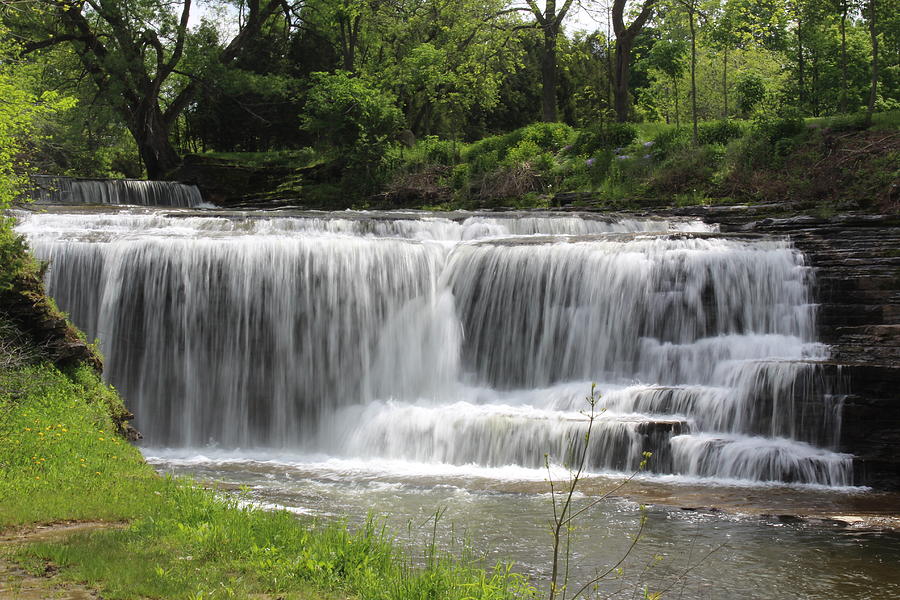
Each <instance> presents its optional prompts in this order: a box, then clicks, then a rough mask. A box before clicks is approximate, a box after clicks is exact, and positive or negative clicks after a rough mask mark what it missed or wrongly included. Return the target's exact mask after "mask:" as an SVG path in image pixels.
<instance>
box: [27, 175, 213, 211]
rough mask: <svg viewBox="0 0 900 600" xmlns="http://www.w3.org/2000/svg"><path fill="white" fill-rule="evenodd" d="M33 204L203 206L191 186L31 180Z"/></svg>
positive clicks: (159, 182)
mask: <svg viewBox="0 0 900 600" xmlns="http://www.w3.org/2000/svg"><path fill="white" fill-rule="evenodd" d="M33 185H34V189H33V190H32V192H31V194H30V195H31V197H32V199H33V200H35V201H38V202H42V203H51V204H115V205H118V204H136V205H142V206H173V207H183V208H192V207H200V206H203V205H204V202H203V198H201V196H200V190H198V189H197V186H195V185H186V184H183V183H176V182H172V181H146V180H142V179H73V178H71V177H48V176H35V177H33Z"/></svg>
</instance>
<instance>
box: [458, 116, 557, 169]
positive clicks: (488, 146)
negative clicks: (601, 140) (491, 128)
mask: <svg viewBox="0 0 900 600" xmlns="http://www.w3.org/2000/svg"><path fill="white" fill-rule="evenodd" d="M573 137H574V130H573V129H572V128H571V127H569V126H568V125H566V124H565V123H533V124H531V125H526V126H525V127H522V128H520V129H517V130H515V131H511V132H510V133H507V134H505V135H498V136H493V137H489V138H484V139H483V140H481V141H478V142H475V143H474V144H472V145H471V146H469V149H468V151H467V152H466V155H465V159H466V161H467V162H468V163H470V164H471V165H472V172H473V173H489V172H491V171H494V170H496V169H497V168H498V167H501V166H512V165H515V164H521V163H523V162H529V163H533V166H535V167H537V168H540V169H541V170H548V169H550V168H551V167H552V165H553V155H554V154H556V153H557V152H559V151H560V150H562V149H563V147H565V146H566V145H567V144H568V143H569V142H571V140H572V138H573Z"/></svg>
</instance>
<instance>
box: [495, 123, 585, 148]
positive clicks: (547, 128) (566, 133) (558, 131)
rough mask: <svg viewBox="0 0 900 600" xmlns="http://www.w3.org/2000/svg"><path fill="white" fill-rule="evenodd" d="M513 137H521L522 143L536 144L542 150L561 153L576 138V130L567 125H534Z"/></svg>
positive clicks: (515, 133) (517, 132)
mask: <svg viewBox="0 0 900 600" xmlns="http://www.w3.org/2000/svg"><path fill="white" fill-rule="evenodd" d="M511 135H513V136H515V135H519V136H521V140H522V141H529V142H534V143H535V144H536V145H537V146H538V148H541V149H542V150H547V151H551V152H559V151H560V150H562V149H563V148H564V147H565V146H566V145H567V144H569V143H570V142H571V141H572V138H573V137H575V130H574V129H572V128H571V127H569V126H568V125H566V124H565V123H532V124H531V125H526V126H525V127H522V128H521V129H518V130H517V131H514V132H513V133H512V134H511Z"/></svg>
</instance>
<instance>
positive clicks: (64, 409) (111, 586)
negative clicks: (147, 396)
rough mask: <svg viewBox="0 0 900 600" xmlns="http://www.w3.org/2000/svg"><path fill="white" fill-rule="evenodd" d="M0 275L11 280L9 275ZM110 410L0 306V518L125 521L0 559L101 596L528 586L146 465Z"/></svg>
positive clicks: (99, 391) (91, 380) (104, 394)
mask: <svg viewBox="0 0 900 600" xmlns="http://www.w3.org/2000/svg"><path fill="white" fill-rule="evenodd" d="M12 239H13V238H11V237H10V236H7V237H6V240H7V242H9V241H10V240H12ZM7 249H8V248H7ZM12 264H15V265H16V269H20V270H24V271H26V272H27V271H30V270H31V269H33V268H34V267H35V265H34V264H33V263H32V262H31V261H28V260H21V261H15V262H9V263H6V264H5V265H4V267H7V268H6V271H10V267H9V265H12ZM5 274H6V275H8V276H9V277H7V280H8V281H12V282H13V285H16V283H15V282H16V280H17V279H19V278H20V277H21V276H22V275H23V273H21V272H13V273H8V272H7V273H5ZM3 309H4V307H3V306H0V315H3V313H4V310H3ZM123 411H124V408H123V407H122V404H121V400H120V398H119V396H118V395H117V394H116V392H115V391H114V390H112V389H111V388H110V387H108V386H107V385H105V384H104V383H103V382H102V381H101V380H100V378H99V375H98V374H97V371H96V369H95V368H94V367H92V366H90V365H89V364H86V363H85V364H81V365H78V366H63V367H62V368H60V367H59V366H57V365H55V364H53V362H51V361H50V360H48V358H47V356H46V353H45V352H44V350H43V349H41V348H36V347H32V345H31V342H30V341H29V338H28V336H26V335H23V334H22V332H21V331H20V330H19V329H18V328H17V326H16V325H15V324H14V323H12V322H10V321H9V320H8V319H7V318H4V317H0V530H5V531H10V530H15V529H16V528H18V527H21V526H25V527H27V526H29V525H33V524H41V523H53V522H60V521H106V522H111V523H116V522H123V523H125V525H124V526H123V527H110V528H99V529H91V530H89V531H82V532H80V533H75V534H73V535H72V536H70V537H67V538H62V539H60V540H58V541H57V540H54V541H43V542H40V543H32V544H26V543H23V544H17V545H15V546H13V547H14V548H15V550H14V551H13V553H12V560H14V561H15V562H17V563H19V564H21V565H23V566H24V567H26V568H27V569H28V570H29V571H30V572H33V573H36V574H43V573H47V572H55V573H58V575H57V576H56V579H59V578H62V579H65V580H70V581H78V582H83V583H86V584H88V585H89V586H91V587H94V588H97V589H99V590H100V591H101V593H102V595H103V597H104V598H144V597H150V598H190V599H199V598H246V597H257V598H330V597H361V598H384V599H397V600H400V599H405V598H422V599H426V598H427V599H434V600H437V599H448V600H453V599H462V598H484V599H488V598H490V599H497V600H502V599H506V598H530V597H532V596H534V595H535V591H534V590H533V589H532V588H531V587H529V585H528V584H527V582H526V581H525V580H524V579H523V578H522V577H521V576H519V575H516V574H513V573H511V572H510V570H509V569H508V568H507V567H505V566H497V567H495V568H491V567H490V566H488V568H487V570H485V569H483V568H482V565H480V564H479V563H478V561H477V560H475V558H474V557H472V556H469V555H467V554H466V553H465V552H463V553H462V554H463V555H457V556H450V555H448V554H444V553H441V552H440V551H438V550H433V549H432V550H427V549H426V551H425V555H424V558H421V559H420V560H418V561H417V562H415V563H414V562H413V561H412V560H411V559H410V557H409V555H408V554H407V553H406V552H405V551H403V550H402V549H400V548H399V547H398V546H397V545H395V543H394V542H393V540H392V538H391V535H390V534H389V532H386V531H385V530H384V529H383V528H382V527H381V526H379V524H378V522H377V521H375V520H370V521H369V522H368V524H367V525H366V526H364V527H362V528H360V529H359V530H356V531H350V530H348V528H347V527H346V526H345V525H344V524H343V523H341V522H335V521H318V520H313V519H308V518H303V519H300V518H298V517H296V516H295V515H293V514H291V513H288V512H286V511H267V510H262V509H259V508H255V507H253V506H248V505H247V504H246V503H243V502H241V501H239V499H237V498H235V496H233V495H227V496H226V495H224V494H221V493H216V492H215V491H211V490H208V489H204V488H201V487H200V486H198V485H197V484H195V483H194V482H192V481H190V480H186V479H172V478H164V477H160V476H158V475H157V474H156V473H155V472H154V470H153V469H152V468H151V467H150V466H149V465H147V464H146V463H145V462H144V461H143V459H142V456H141V454H140V452H139V451H138V450H137V449H136V448H135V447H133V446H132V445H131V444H129V443H128V442H127V441H125V440H124V439H123V437H122V436H121V435H119V433H118V432H120V431H121V428H120V427H119V426H118V425H117V424H116V422H115V421H114V419H113V416H112V415H120V414H121V413H122V412H123ZM426 547H427V546H426ZM0 552H3V550H0Z"/></svg>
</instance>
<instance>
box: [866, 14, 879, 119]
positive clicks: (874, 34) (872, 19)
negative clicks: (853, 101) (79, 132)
mask: <svg viewBox="0 0 900 600" xmlns="http://www.w3.org/2000/svg"><path fill="white" fill-rule="evenodd" d="M867 8H868V10H867V11H866V12H867V13H868V14H867V15H866V17H867V20H868V22H869V36H870V38H871V40H872V63H871V64H872V66H871V75H872V78H871V83H870V85H869V103H868V106H867V107H866V123H868V124H870V125H871V123H872V114H873V113H874V112H875V101H876V100H877V98H878V2H877V0H869V3H868V6H867Z"/></svg>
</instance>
